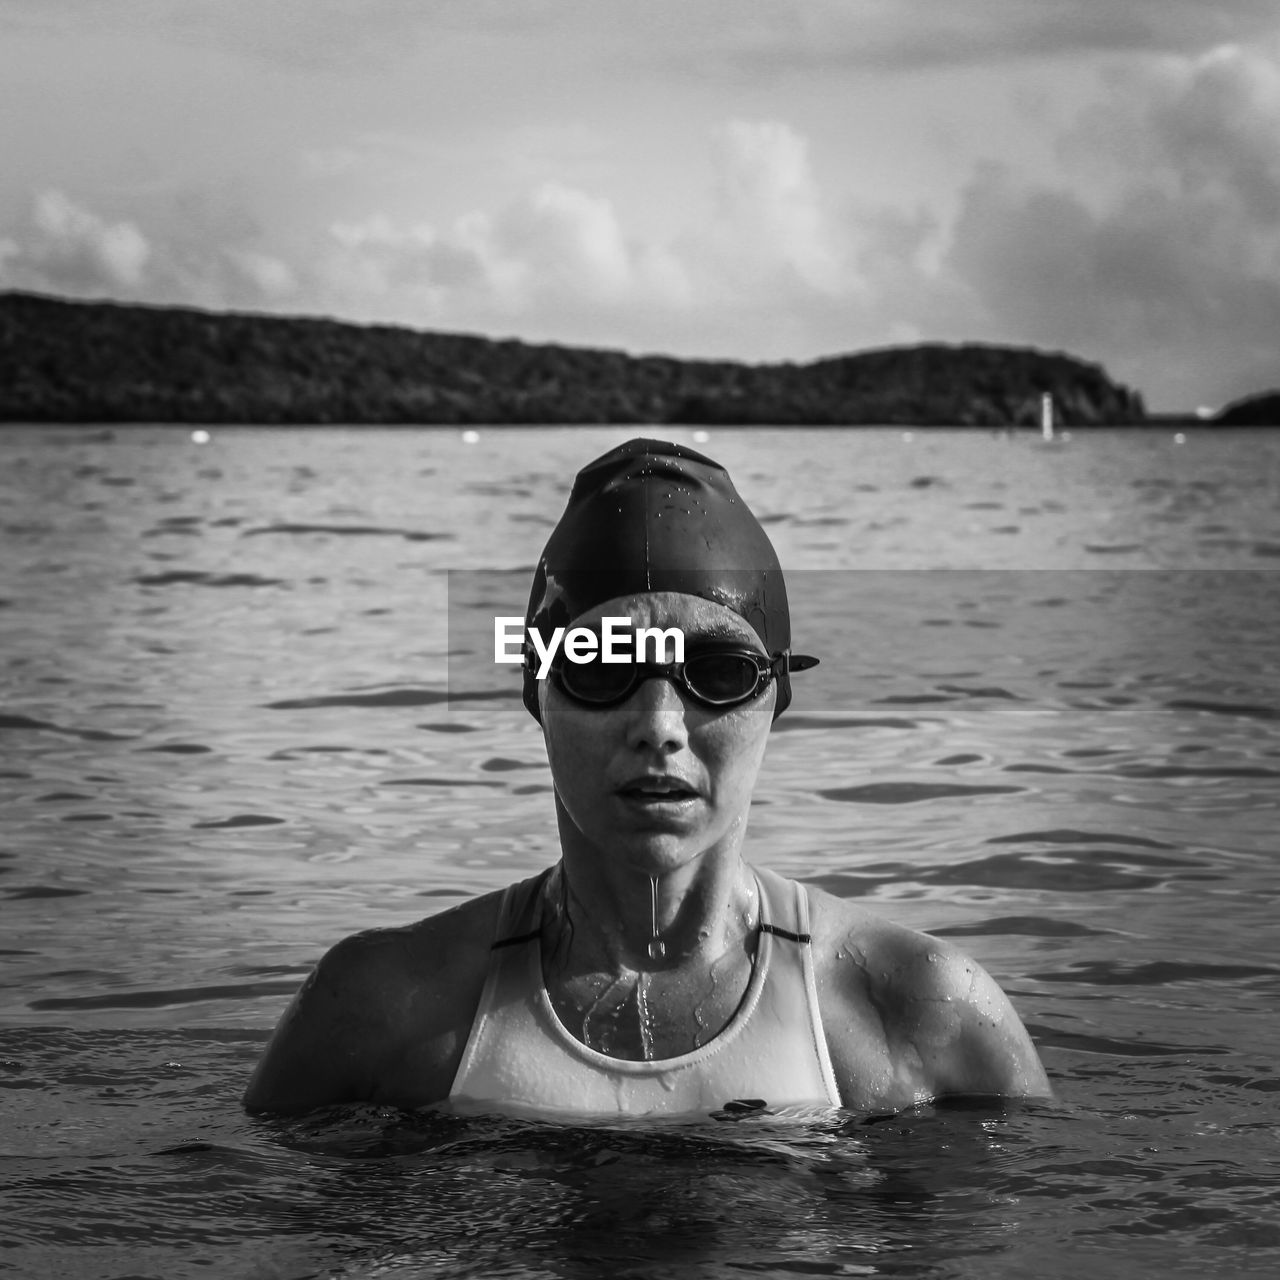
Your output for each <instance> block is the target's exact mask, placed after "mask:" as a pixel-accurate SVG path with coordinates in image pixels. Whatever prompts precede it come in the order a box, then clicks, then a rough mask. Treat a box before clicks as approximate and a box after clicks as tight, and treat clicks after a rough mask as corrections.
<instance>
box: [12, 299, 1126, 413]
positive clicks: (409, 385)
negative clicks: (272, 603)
mask: <svg viewBox="0 0 1280 1280" xmlns="http://www.w3.org/2000/svg"><path fill="white" fill-rule="evenodd" d="M1044 392H1051V393H1052V395H1053V397H1054V401H1055V405H1056V408H1057V420H1058V422H1059V423H1060V424H1061V425H1068V426H1069V425H1077V426H1082V425H1090V424H1119V423H1137V422H1142V421H1144V420H1145V417H1146V414H1145V410H1144V407H1143V403H1142V398H1141V396H1140V395H1138V394H1137V393H1136V392H1134V391H1131V390H1129V389H1128V388H1126V387H1123V386H1119V385H1117V384H1116V383H1114V382H1112V381H1111V380H1110V379H1109V378H1108V377H1107V375H1106V373H1105V372H1104V371H1103V370H1102V368H1100V367H1099V366H1098V365H1094V364H1086V363H1085V362H1083V361H1081V360H1076V359H1074V358H1072V357H1070V356H1066V355H1058V354H1047V353H1043V352H1039V351H1033V350H1028V349H1023V348H1013V347H996V346H978V345H964V346H944V345H941V344H928V345H922V346H911V347H892V348H886V349H883V350H876V351H865V352H860V353H858V354H853V355H844V356H834V357H831V358H828V359H823V360H816V361H813V362H811V363H807V364H792V363H783V364H757V365H752V364H743V363H737V362H732V361H710V360H678V359H675V358H671V357H665V356H642V357H636V356H629V355H626V354H624V353H622V352H619V351H603V350H592V349H588V348H581V347H567V346H557V345H534V344H530V343H525V342H517V341H513V340H507V341H496V340H492V339H488V338H481V337H470V336H463V335H458V334H448V333H430V332H418V331H415V330H411V329H404V328H394V327H390V326H381V325H376V326H364V325H354V324H344V323H340V322H338V321H335V320H319V319H305V318H295V317H284V316H267V315H242V314H221V313H214V312H205V311H196V310H190V309H186V308H177V307H144V306H133V305H124V304H117V303H100V302H94V303H85V302H67V301H62V300H59V299H54V298H47V297H41V296H37V295H32V294H22V293H0V421H10V422H14V421H21V422H89V421H92V422H184V423H298V424H304V423H426V424H432V423H440V424H444V423H477V424H478V423H615V422H616V423H652V424H658V423H689V424H717V425H728V424H733V423H741V424H752V423H759V424H766V423H767V424H778V425H792V424H794V425H800V424H813V425H843V424H862V423H865V424H872V423H901V424H915V425H929V424H938V425H962V426H1022V425H1032V424H1035V423H1036V422H1038V421H1039V412H1040V397H1041V395H1042V394H1043V393H1044Z"/></svg>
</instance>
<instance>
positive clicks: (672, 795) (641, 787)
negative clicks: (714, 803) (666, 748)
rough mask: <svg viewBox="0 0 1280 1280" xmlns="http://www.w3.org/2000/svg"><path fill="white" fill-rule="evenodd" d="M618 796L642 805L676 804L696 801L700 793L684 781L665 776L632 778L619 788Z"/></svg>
mask: <svg viewBox="0 0 1280 1280" xmlns="http://www.w3.org/2000/svg"><path fill="white" fill-rule="evenodd" d="M618 794H619V795H620V796H622V797H623V799H625V800H631V801H636V802H639V803H641V804H676V803H679V802H680V801H683V800H693V799H696V798H697V795H698V792H697V790H696V789H695V788H693V787H691V786H690V785H689V784H688V783H687V782H685V781H684V780H683V779H681V778H674V777H671V776H669V775H665V774H664V775H653V776H649V775H646V776H644V777H639V778H632V779H631V780H630V781H629V782H624V783H623V784H622V786H620V787H619V788H618Z"/></svg>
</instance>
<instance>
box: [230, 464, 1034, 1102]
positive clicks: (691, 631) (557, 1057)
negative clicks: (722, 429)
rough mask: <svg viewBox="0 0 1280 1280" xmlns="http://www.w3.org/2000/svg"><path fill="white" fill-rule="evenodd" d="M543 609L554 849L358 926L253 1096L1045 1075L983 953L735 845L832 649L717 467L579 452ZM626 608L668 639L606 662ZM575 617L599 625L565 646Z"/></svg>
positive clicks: (865, 1096) (861, 1088)
mask: <svg viewBox="0 0 1280 1280" xmlns="http://www.w3.org/2000/svg"><path fill="white" fill-rule="evenodd" d="M606 620H608V621H606ZM526 622H527V626H528V633H529V636H530V647H529V650H528V660H527V662H526V665H525V670H524V681H525V686H524V697H525V704H526V706H527V707H528V708H529V710H530V711H531V712H532V713H533V715H534V716H535V717H536V718H537V719H538V720H539V722H540V723H541V725H542V729H543V734H544V737H545V740H546V745H547V755H548V758H549V761H550V765H551V774H552V778H553V780H554V783H555V804H556V816H557V819H558V823H559V832H560V845H561V852H562V857H561V860H560V862H559V863H558V865H556V866H555V867H553V868H551V869H549V870H548V871H546V872H544V873H543V874H542V875H539V876H536V877H534V878H533V879H531V880H528V881H525V882H524V883H522V884H519V885H513V886H511V887H510V888H508V889H507V890H505V891H503V892H501V893H497V894H489V895H486V896H484V897H481V898H477V899H474V900H472V901H470V902H466V903H464V904H462V905H461V906H459V907H456V908H454V909H453V910H451V911H446V912H444V913H443V914H441V915H438V916H433V917H431V918H429V919H427V920H423V921H420V922H419V923H417V924H413V925H409V926H406V927H404V928H400V929H383V930H374V931H370V932H367V933H361V934H356V935H355V936H353V937H350V938H347V939H346V940H345V941H343V942H340V943H339V944H338V945H337V946H336V947H334V948H333V950H331V951H330V952H329V953H328V955H326V956H325V957H324V959H323V960H322V961H321V962H320V964H319V966H318V967H317V968H316V970H315V971H314V972H313V973H312V974H311V976H310V977H309V978H308V979H307V981H306V983H305V984H304V986H303V988H302V990H301V991H300V992H299V993H298V995H297V997H296V998H295V1000H294V1001H293V1003H292V1004H291V1005H290V1007H289V1009H288V1010H287V1011H286V1013H285V1015H284V1017H283V1018H282V1020H281V1022H280V1025H279V1026H278V1027H277V1029H276V1031H275V1034H274V1035H273V1037H272V1039H271V1042H270V1043H269V1045H268V1046H267V1050H266V1053H265V1055H264V1056H263V1059H262V1061H261V1062H260V1063H259V1065H258V1068H257V1070H256V1072H255V1073H254V1076H253V1078H252V1080H251V1082H250V1084H249V1088H248V1091H247V1093H246V1096H245V1103H246V1105H247V1106H248V1107H249V1108H250V1109H253V1110H270V1111H301V1110H306V1109H309V1108H312V1107H316V1106H320V1105H323V1104H326V1103H334V1102H344V1101H355V1100H371V1101H375V1102H380V1103H387V1104H393V1105H396V1106H400V1107H406V1108H409V1107H417V1106H422V1105H426V1104H431V1103H439V1102H443V1101H445V1100H450V1101H452V1102H453V1103H454V1104H456V1105H459V1106H468V1107H478V1108H489V1109H503V1110H513V1109H514V1110H532V1111H535V1112H540V1113H547V1112H552V1113H554V1112H569V1113H577V1114H584V1113H613V1114H616V1113H628V1114H648V1113H658V1112H664V1113H672V1112H674V1113H684V1112H716V1111H720V1110H722V1109H723V1108H725V1107H729V1108H730V1110H731V1111H733V1110H742V1109H744V1108H746V1109H760V1108H764V1107H768V1108H769V1109H770V1110H776V1109H778V1108H781V1107H792V1106H809V1105H812V1104H818V1105H824V1106H844V1107H847V1108H851V1109H855V1110H858V1111H885V1110H897V1109H900V1108H903V1107H907V1106H911V1105H913V1104H915V1103H918V1102H921V1101H925V1100H928V1099H934V1098H941V1097H947V1096H963V1095H969V1096H972V1095H1044V1094H1047V1093H1048V1091H1049V1089H1048V1081H1047V1080H1046V1077H1045V1074H1044V1070H1043V1068H1042V1067H1041V1065H1040V1061H1039V1059H1038V1057H1037V1056H1036V1051H1035V1049H1034V1047H1033V1046H1032V1044H1031V1041H1030V1039H1029V1037H1028V1036H1027V1033H1026V1031H1025V1029H1024V1028H1023V1026H1022V1023H1021V1022H1020V1021H1019V1019H1018V1017H1017V1014H1016V1013H1015V1012H1014V1011H1013V1008H1012V1006H1011V1005H1010V1003H1009V1001H1008V999H1007V998H1006V997H1005V995H1004V993H1003V992H1002V991H1001V990H1000V988H999V987H998V986H996V984H995V983H994V982H993V981H992V979H991V978H990V977H989V976H988V975H987V974H986V973H984V972H983V970H982V969H981V968H979V967H978V965H976V964H975V963H974V962H973V961H972V960H970V959H968V958H967V957H965V956H964V955H963V954H962V953H960V952H959V951H957V950H955V949H954V948H953V947H951V946H949V945H947V944H946V943H943V942H940V941H938V940H937V939H934V938H930V937H927V936H925V935H923V934H918V933H915V932H913V931H911V930H909V929H905V928H902V927H900V926H898V925H894V924H890V923H888V922H886V921H883V920H881V919H879V918H877V917H876V916H874V915H873V914H871V913H870V912H868V911H866V910H865V909H864V908H862V907H860V906H858V905H856V904H855V903H852V902H848V901H845V900H843V899H838V898H834V897H832V896H831V895H829V894H826V893H823V892H821V891H818V890H814V889H806V888H805V887H803V886H801V885H799V884H796V883H794V882H790V881H786V880H783V879H782V878H781V877H779V876H777V875H774V874H773V873H771V872H768V871H764V870H756V869H754V868H753V867H751V866H750V865H749V864H748V863H747V862H746V861H745V860H744V858H743V844H744V839H745V836H746V830H747V817H748V811H749V808H750V804H751V795H752V790H753V788H754V786H755V780H756V775H757V773H758V772H759V769H760V765H761V762H762V760H763V758H764V752H765V746H766V744H767V741H768V736H769V730H770V726H771V725H772V722H773V720H774V719H775V718H776V717H777V716H778V715H780V714H781V713H782V712H783V710H785V708H786V706H787V705H788V703H789V702H790V700H791V687H790V674H791V672H792V671H799V670H803V669H805V668H806V667H809V666H812V665H813V664H814V662H815V661H816V660H815V659H812V658H803V657H800V656H798V655H792V654H791V652H790V647H791V635H790V617H789V613H788V606H787V597H786V589H785V585H784V582H783V578H782V572H781V569H780V568H779V565H778V561H777V557H776V555H775V554H774V551H773V548H772V546H771V545H770V543H769V540H768V538H767V536H766V535H765V533H764V530H763V529H762V528H761V526H760V524H759V523H758V521H757V520H756V519H755V517H754V516H753V515H752V514H751V512H750V511H749V510H748V509H747V507H746V505H745V504H744V503H743V502H742V500H741V498H739V496H738V494H737V492H736V491H735V490H734V488H733V485H732V482H731V481H730V480H729V477H728V475H727V474H726V473H725V471H724V470H723V469H722V468H721V467H719V466H718V465H717V464H716V463H714V462H712V461H711V460H710V459H708V458H705V457H703V456H702V455H701V454H698V453H695V452H694V451H692V450H690V449H685V448H683V447H681V446H677V445H671V444H665V443H662V442H658V441H650V440H633V441H630V442H628V443H627V444H625V445H622V446H621V447H619V448H618V449H615V450H613V451H611V452H610V453H608V454H605V455H604V456H603V457H602V458H599V459H597V460H596V461H595V462H594V463H592V464H591V465H590V466H588V467H587V468H585V469H584V470H583V471H582V472H581V473H580V474H579V476H578V478H577V481H576V483H575V485H574V489H573V493H572V495H571V497H570V500H569V505H568V507H567V509H566V511H565V513H564V515H563V517H562V518H561V520H560V523H559V524H558V525H557V527H556V529H555V531H554V532H553V533H552V535H551V538H550V540H549V542H548V543H547V547H546V549H545V551H544V552H543V555H542V558H541V560H540V562H539V564H538V568H537V571H536V573H535V575H534V582H533V590H532V592H531V595H530V601H529V609H528V613H527V618H526ZM619 628H621V629H622V630H623V631H626V630H627V629H630V631H631V633H632V634H633V635H634V636H635V637H639V635H640V631H639V629H640V628H653V629H655V630H656V631H657V632H661V633H665V635H666V641H667V642H668V644H667V647H666V648H665V651H664V652H663V653H661V654H656V653H653V652H651V651H650V650H648V649H646V650H645V652H644V653H643V654H642V655H640V656H641V657H642V658H643V660H640V661H637V660H633V661H629V662H617V661H612V662H605V661H603V660H602V657H601V654H600V653H599V643H598V639H599V638H601V637H603V636H604V635H605V634H606V633H607V632H610V631H612V632H614V633H616V632H617V631H618V629H619ZM571 629H572V630H574V631H578V632H579V633H580V634H582V635H585V636H587V637H588V638H589V642H588V643H585V644H580V645H579V646H578V647H577V651H576V653H566V652H565V650H566V648H570V646H568V645H564V644H561V645H560V647H558V648H556V649H555V652H554V657H549V656H548V655H550V654H551V652H552V641H553V640H555V639H556V638H557V633H558V639H559V641H564V640H565V638H566V634H567V632H568V631H569V630H571ZM677 633H678V638H679V639H680V640H682V641H683V646H684V652H683V655H677V654H675V653H674V652H673V650H674V647H675V643H676V639H677ZM535 637H536V643H535V642H534V641H535ZM592 640H594V641H595V648H596V654H595V656H594V657H592V656H591V655H590V653H589V652H588V651H589V650H590V649H591V648H592V647H593V644H592V643H591V642H590V641H592ZM653 647H655V648H656V647H657V642H656V641H655V642H654V645H653ZM634 656H635V655H634V652H633V657H634ZM678 658H682V660H677V659H678Z"/></svg>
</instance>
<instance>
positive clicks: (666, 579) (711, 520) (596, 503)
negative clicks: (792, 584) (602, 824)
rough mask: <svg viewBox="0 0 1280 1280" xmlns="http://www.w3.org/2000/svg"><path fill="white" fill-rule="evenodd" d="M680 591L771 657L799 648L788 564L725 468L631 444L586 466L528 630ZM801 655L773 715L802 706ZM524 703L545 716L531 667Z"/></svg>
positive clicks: (541, 569) (654, 444)
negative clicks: (797, 685)
mask: <svg viewBox="0 0 1280 1280" xmlns="http://www.w3.org/2000/svg"><path fill="white" fill-rule="evenodd" d="M647 591H678V592H682V593H684V594H685V595H692V596H701V597H702V598H703V599H704V600H712V601H714V602H715V603H716V604H721V605H724V606H725V607H726V608H729V609H732V610H733V612H734V613H736V614H738V615H739V616H740V617H742V618H744V619H746V621H747V622H748V623H749V624H750V626H751V628H752V630H754V631H755V633H756V635H758V636H759V637H760V640H761V642H762V643H763V645H764V647H765V650H766V652H767V653H768V654H769V655H770V656H771V657H777V656H778V655H780V654H783V653H787V652H788V651H789V650H790V648H791V614H790V610H789V609H788V606H787V588H786V584H785V583H784V582H783V579H782V567H781V565H779V563H778V557H777V554H776V553H775V551H774V549H773V545H772V543H770V541H769V538H768V535H767V534H766V533H765V531H764V529H762V528H761V526H760V522H759V521H758V520H757V519H756V518H755V516H753V515H752V514H751V512H750V510H748V508H747V504H746V503H745V502H743V501H742V499H741V498H740V497H739V496H738V491H737V490H736V489H735V488H734V487H733V481H732V480H730V479H729V474H728V472H727V471H725V469H724V468H723V467H722V466H720V464H719V463H717V462H713V461H712V460H711V459H710V458H707V457H704V456H703V455H702V454H700V453H697V452H695V451H694V450H693V449H687V448H685V447H684V446H683V445H678V444H668V443H666V442H665V441H662V440H628V441H627V443H626V444H623V445H619V446H618V447H617V448H616V449H613V450H611V451H610V452H609V453H606V454H604V455H603V457H600V458H597V459H596V460H595V461H594V462H592V463H589V464H588V465H587V466H585V467H583V469H582V470H581V471H580V472H578V476H577V479H576V480H575V481H574V484H573V491H572V493H570V495H569V504H568V506H567V507H566V508H565V511H564V515H562V516H561V517H560V523H559V524H557V525H556V527H555V529H554V530H553V531H552V534H551V537H550V539H549V540H548V542H547V545H546V548H545V549H544V550H543V552H542V558H541V559H540V560H539V561H538V567H537V570H536V571H535V572H534V575H533V589H532V590H531V592H530V593H529V608H528V610H527V613H526V619H525V620H526V626H527V627H536V628H537V629H538V630H539V631H540V632H542V633H543V634H544V635H546V634H549V633H550V632H551V631H553V630H554V629H555V628H556V627H568V626H569V625H570V623H572V622H573V620H574V619H575V618H578V617H580V616H581V615H582V614H584V613H586V611H587V610H588V609H593V608H595V606H596V605H599V604H603V603H604V602H605V601H606V600H613V599H615V598H617V597H618V596H630V595H639V594H641V593H643V592H647ZM816 663H817V659H816V658H802V657H800V656H799V655H797V656H795V657H792V658H790V660H789V663H788V664H787V665H786V666H784V668H783V671H782V673H781V674H780V675H779V676H778V678H777V682H778V696H777V701H776V702H775V703H774V710H773V714H774V718H775V719H777V717H778V716H780V715H781V714H782V712H783V711H784V710H786V708H787V705H788V704H789V703H790V701H791V680H790V678H789V674H788V666H789V669H790V670H793V671H800V670H803V669H804V668H805V667H810V666H814V665H816ZM524 704H525V706H526V707H528V708H529V711H530V712H531V713H532V715H533V717H534V719H535V720H541V716H540V714H539V712H538V681H537V679H536V677H535V675H534V673H533V672H532V671H531V670H530V669H529V668H528V667H527V666H526V668H525V674H524Z"/></svg>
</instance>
